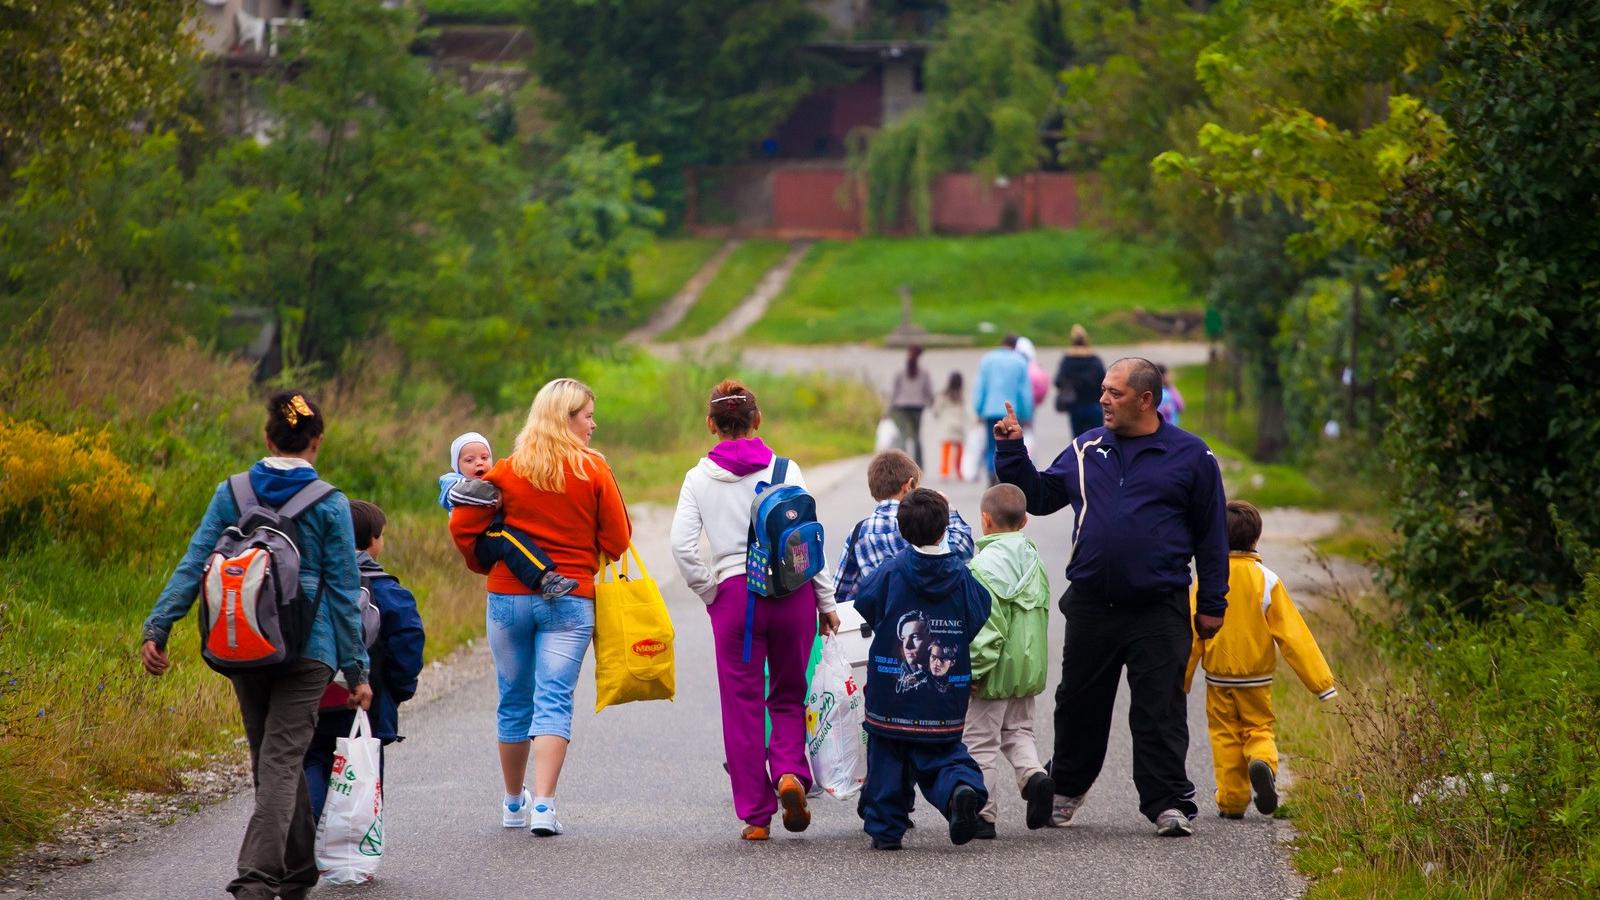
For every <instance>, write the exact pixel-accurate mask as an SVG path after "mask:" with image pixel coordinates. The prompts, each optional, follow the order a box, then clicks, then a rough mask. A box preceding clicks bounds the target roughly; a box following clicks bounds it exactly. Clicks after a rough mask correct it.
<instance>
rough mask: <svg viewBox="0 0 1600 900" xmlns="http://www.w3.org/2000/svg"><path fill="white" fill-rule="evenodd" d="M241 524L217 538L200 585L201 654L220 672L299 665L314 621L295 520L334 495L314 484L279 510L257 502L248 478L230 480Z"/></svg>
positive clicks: (314, 609) (321, 484) (244, 475)
mask: <svg viewBox="0 0 1600 900" xmlns="http://www.w3.org/2000/svg"><path fill="white" fill-rule="evenodd" d="M228 488H229V489H230V490H231V491H232V493H233V501H234V504H235V505H236V506H238V507H239V521H238V522H237V524H234V525H231V526H229V527H228V529H227V530H226V531H224V532H223V533H222V536H221V537H219V538H217V544H216V547H215V548H214V549H213V550H212V551H211V557H210V558H209V559H208V560H207V561H206V569H205V575H204V577H203V578H202V579H201V589H200V590H201V599H202V600H204V603H203V604H202V605H201V607H200V653H201V656H203V657H204V658H205V661H206V664H207V665H209V666H211V668H213V669H216V670H217V671H218V672H221V673H223V674H225V675H226V674H228V673H231V672H239V671H246V670H250V669H259V668H262V667H264V666H273V665H277V664H279V663H285V662H291V661H293V660H295V659H298V658H299V656H300V654H301V653H302V652H303V651H304V650H305V646H306V638H307V636H309V635H310V634H311V626H312V623H313V622H315V621H316V618H317V606H318V603H319V601H320V599H321V593H322V589H321V586H320V584H319V585H318V588H317V596H315V597H306V596H304V595H302V594H301V592H300V529H299V527H298V526H297V525H296V520H297V519H299V517H300V516H301V515H302V514H303V513H305V511H306V510H308V509H310V508H311V507H312V506H315V505H316V503H317V502H318V501H319V500H321V499H322V498H324V497H326V496H328V495H329V494H331V493H333V492H334V490H335V488H334V486H333V485H331V484H329V483H327V482H326V481H322V480H320V479H319V480H317V481H313V482H311V483H310V484H308V485H306V486H305V487H303V488H301V489H300V490H299V491H298V492H297V493H296V494H295V495H294V496H292V497H290V498H289V499H288V501H286V502H285V503H284V504H283V505H282V506H280V507H278V508H277V509H273V508H272V507H269V506H265V505H263V504H262V503H261V501H259V500H257V499H256V492H255V490H254V489H253V488H251V487H250V475H249V473H248V472H240V473H239V474H237V475H234V476H232V477H231V478H229V479H228Z"/></svg>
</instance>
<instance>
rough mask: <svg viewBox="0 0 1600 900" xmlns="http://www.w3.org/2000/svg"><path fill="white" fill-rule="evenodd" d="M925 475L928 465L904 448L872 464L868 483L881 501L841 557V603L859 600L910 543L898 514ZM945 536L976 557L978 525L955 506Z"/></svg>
mask: <svg viewBox="0 0 1600 900" xmlns="http://www.w3.org/2000/svg"><path fill="white" fill-rule="evenodd" d="M921 480H922V469H920V468H918V467H917V464H916V462H915V461H913V460H912V459H911V457H910V456H909V455H907V454H906V453H905V452H903V451H900V450H885V451H883V452H882V453H879V454H878V455H877V456H874V457H873V458H872V462H870V463H868V464H867V489H868V490H870V491H871V492H872V499H874V500H876V501H878V506H877V508H876V509H874V510H873V511H872V515H870V516H867V517H866V518H865V519H862V520H861V521H860V522H857V523H856V527H855V529H854V530H853V531H851V532H850V537H849V538H847V539H846V540H845V543H844V553H843V554H841V555H840V557H839V573H838V577H837V578H836V579H835V581H836V582H837V584H836V586H835V594H834V598H835V599H836V600H838V602H840V603H849V602H851V601H853V600H855V595H856V590H857V589H859V588H860V587H861V585H862V584H863V583H865V582H866V580H867V578H868V576H870V575H871V574H872V573H873V572H874V571H876V570H877V568H878V566H880V565H883V564H884V563H885V562H888V561H889V560H891V559H893V558H894V557H895V554H897V553H899V552H900V551H902V550H904V549H906V548H907V547H910V546H911V545H910V544H908V543H906V540H905V538H903V537H901V536H900V522H899V519H897V518H896V516H897V514H898V513H899V511H900V501H901V500H903V499H905V496H906V495H907V494H909V493H911V492H912V491H913V490H915V489H916V487H917V483H918V482H920V481H921ZM945 542H946V545H947V546H948V547H949V549H950V552H951V553H954V554H955V555H956V556H957V557H958V558H960V559H962V560H969V559H971V558H972V526H970V525H968V524H967V523H966V522H965V521H964V520H963V519H962V518H961V514H960V513H958V512H956V511H955V508H954V507H951V509H950V525H949V529H948V530H947V531H946V532H945Z"/></svg>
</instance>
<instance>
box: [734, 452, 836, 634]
mask: <svg viewBox="0 0 1600 900" xmlns="http://www.w3.org/2000/svg"><path fill="white" fill-rule="evenodd" d="M788 474H789V460H787V459H785V458H784V457H781V456H780V457H778V458H777V459H776V460H774V461H773V464H772V481H771V482H770V483H769V482H765V481H762V482H758V483H757V484H756V496H755V499H753V500H752V501H750V534H749V543H748V547H747V549H746V551H745V583H746V586H747V587H748V588H749V593H750V599H749V603H748V607H747V609H746V611H745V632H744V659H745V661H746V662H748V661H749V660H750V638H751V629H752V627H753V625H754V622H755V614H756V597H758V596H760V597H784V596H787V595H789V594H792V593H794V592H795V591H797V590H799V589H800V588H801V587H802V586H803V585H805V583H806V582H808V581H810V580H811V579H812V578H814V577H816V575H817V573H819V572H821V571H822V566H823V558H822V523H820V522H818V521H817V501H816V500H815V499H814V498H813V497H812V496H811V495H810V494H808V493H806V489H805V488H803V487H800V486H799V485H797V484H785V483H784V479H785V478H786V477H787V476H788Z"/></svg>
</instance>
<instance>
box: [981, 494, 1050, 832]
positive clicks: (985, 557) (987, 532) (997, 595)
mask: <svg viewBox="0 0 1600 900" xmlns="http://www.w3.org/2000/svg"><path fill="white" fill-rule="evenodd" d="M981 515H982V523H983V537H982V538H980V539H979V540H978V555H977V556H975V557H973V559H972V563H971V564H970V566H971V569H972V574H973V575H974V576H976V577H977V579H978V583H979V584H981V585H983V587H984V589H986V590H987V591H988V592H989V595H990V597H991V598H993V606H992V608H991V609H990V611H989V620H988V621H987V622H985V623H984V625H983V628H982V629H981V630H980V631H979V632H978V636H977V638H976V639H974V640H973V642H972V700H971V702H970V703H969V704H968V706H967V727H966V731H965V735H964V739H965V742H966V745H967V751H968V752H969V753H971V754H972V758H973V759H975V760H977V762H978V766H979V767H980V768H982V769H983V782H984V786H985V787H986V788H987V789H988V791H989V802H988V803H987V804H985V805H984V807H983V812H982V813H981V816H982V819H983V821H981V822H979V823H978V837H979V838H993V837H994V836H995V827H994V823H995V818H996V816H997V815H998V811H999V810H998V807H997V806H996V804H995V802H994V790H995V788H994V785H995V778H996V766H995V759H996V757H998V756H1000V755H1001V754H1004V755H1005V758H1006V762H1008V763H1010V764H1011V768H1012V769H1013V770H1014V771H1015V772H1016V775H1017V789H1018V790H1019V791H1021V792H1022V799H1023V800H1026V801H1027V804H1028V807H1027V809H1028V811H1027V818H1026V821H1027V825H1028V827H1029V828H1032V829H1037V828H1043V827H1045V826H1046V825H1048V824H1050V805H1051V801H1052V799H1053V798H1054V796H1055V792H1056V784H1055V782H1054V781H1053V780H1051V778H1050V776H1049V775H1047V774H1045V771H1044V766H1042V765H1040V763H1039V748H1038V745H1037V744H1036V743H1035V742H1034V738H1033V698H1034V697H1037V696H1038V695H1039V694H1040V692H1042V691H1043V690H1044V682H1045V674H1046V671H1047V663H1048V661H1049V655H1050V648H1049V646H1048V641H1049V635H1048V632H1049V627H1050V577H1049V576H1048V575H1046V574H1045V569H1044V563H1043V562H1041V561H1040V559H1039V548H1038V547H1036V546H1034V543H1033V541H1032V540H1030V539H1029V538H1028V537H1027V536H1026V535H1024V534H1023V533H1022V528H1023V526H1024V525H1026V524H1028V499H1027V497H1026V496H1024V495H1023V493H1022V491H1021V490H1020V489H1019V488H1017V487H1016V486H1014V485H1009V484H997V485H995V486H994V487H992V488H990V489H989V490H988V491H987V492H986V493H985V494H984V495H983V507H982V511H981Z"/></svg>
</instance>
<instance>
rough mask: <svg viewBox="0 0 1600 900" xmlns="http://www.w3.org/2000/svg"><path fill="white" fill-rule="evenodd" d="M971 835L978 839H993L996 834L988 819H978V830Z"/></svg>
mask: <svg viewBox="0 0 1600 900" xmlns="http://www.w3.org/2000/svg"><path fill="white" fill-rule="evenodd" d="M972 836H973V837H974V838H977V839H978V840H980V841H992V840H994V839H995V837H996V836H997V835H996V833H995V830H994V823H993V822H991V821H989V820H988V819H979V820H978V830H977V831H975V832H973V833H972Z"/></svg>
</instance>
